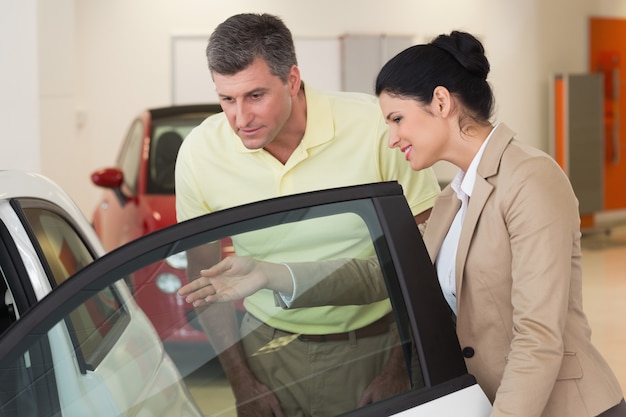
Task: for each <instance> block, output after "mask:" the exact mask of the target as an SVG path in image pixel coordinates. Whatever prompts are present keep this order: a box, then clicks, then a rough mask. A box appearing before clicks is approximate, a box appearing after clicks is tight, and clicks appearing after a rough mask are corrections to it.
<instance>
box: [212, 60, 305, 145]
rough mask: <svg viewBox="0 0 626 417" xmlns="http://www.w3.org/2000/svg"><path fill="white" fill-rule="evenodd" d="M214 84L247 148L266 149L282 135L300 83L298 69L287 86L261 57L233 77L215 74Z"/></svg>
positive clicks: (232, 123) (227, 115) (295, 69)
mask: <svg viewBox="0 0 626 417" xmlns="http://www.w3.org/2000/svg"><path fill="white" fill-rule="evenodd" d="M213 81H214V82H215V87H216V90H217V94H218V97H219V99H220V104H221V106H222V109H223V110H224V113H225V114H226V117H227V118H228V122H229V124H230V126H231V128H232V129H233V130H234V131H235V133H236V134H237V136H239V138H241V141H242V142H243V144H244V146H245V147H246V148H248V149H260V148H264V147H266V146H267V145H268V144H269V143H271V142H272V141H273V140H274V139H275V138H276V137H277V136H279V135H280V133H281V131H282V129H283V128H284V126H285V123H286V122H287V120H288V119H289V116H290V115H291V111H292V97H293V96H294V95H295V94H297V91H298V89H299V84H300V79H299V74H298V73H297V68H296V67H295V66H294V67H293V68H292V71H291V74H290V76H289V78H288V82H287V83H286V84H285V83H283V82H282V81H281V80H280V78H279V77H278V76H276V75H273V74H272V73H271V72H270V69H269V67H268V66H267V64H266V63H265V61H264V60H263V59H260V58H257V59H256V60H255V61H254V62H253V63H252V64H251V65H250V66H249V67H248V68H246V69H244V70H243V71H240V72H238V73H236V74H234V75H221V74H213ZM296 81H297V82H296ZM295 84H297V86H295Z"/></svg>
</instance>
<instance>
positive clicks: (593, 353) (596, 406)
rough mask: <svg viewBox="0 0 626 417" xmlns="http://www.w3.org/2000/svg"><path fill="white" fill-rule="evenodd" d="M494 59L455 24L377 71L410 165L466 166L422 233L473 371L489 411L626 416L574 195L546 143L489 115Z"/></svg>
mask: <svg viewBox="0 0 626 417" xmlns="http://www.w3.org/2000/svg"><path fill="white" fill-rule="evenodd" d="M489 69H490V67H489V62H488V60H487V58H486V57H485V54H484V49H483V46H482V45H481V43H480V42H479V41H478V40H477V39H476V38H474V37H473V36H472V35H470V34H468V33H463V32H456V31H455V32H452V33H451V34H450V35H441V36H439V37H437V38H436V39H435V40H433V41H432V42H431V43H429V44H425V45H416V46H412V47H410V48H408V49H406V50H405V51H403V52H401V53H400V54H398V55H397V56H395V57H394V58H392V59H391V60H390V61H389V62H388V63H387V64H385V66H384V67H383V68H382V70H381V71H380V73H379V75H378V77H377V80H376V95H378V96H379V99H380V106H381V109H382V111H383V114H384V116H385V118H386V120H387V122H388V124H389V126H390V136H389V146H390V147H392V148H399V150H400V151H402V152H403V153H404V154H405V158H406V160H407V161H408V163H409V164H410V165H411V167H412V168H413V169H414V170H421V169H424V168H428V167H430V166H432V165H433V164H434V163H435V162H437V161H442V160H443V161H448V162H451V163H452V164H454V165H456V166H457V167H458V168H459V172H458V174H457V176H456V177H455V179H454V180H453V181H452V183H451V184H450V185H449V186H448V187H446V188H445V189H444V190H443V191H442V193H441V195H440V196H439V198H438V199H437V201H436V203H435V206H434V207H433V211H432V214H431V216H430V220H429V223H428V225H427V226H426V230H425V234H424V241H425V243H426V246H427V248H428V250H429V253H430V255H431V258H432V259H433V261H434V263H435V266H436V268H437V272H438V275H439V281H440V284H441V288H442V290H443V293H444V295H445V297H446V300H447V301H448V303H449V305H450V307H451V309H452V310H453V311H454V312H455V314H456V315H457V317H456V320H457V321H456V326H457V327H456V330H457V334H458V337H459V341H460V343H461V347H463V348H464V349H463V352H464V355H465V358H466V359H465V360H466V364H467V366H468V369H469V372H470V373H472V374H473V375H475V376H476V378H477V380H478V383H479V384H480V386H481V387H482V388H483V390H484V391H485V392H486V394H487V396H488V397H489V398H490V400H491V401H492V402H493V406H494V407H493V412H492V416H494V417H495V416H520V417H532V416H555V417H563V416H567V417H576V416H626V405H625V404H624V401H623V393H622V390H621V388H620V386H619V383H618V382H617V380H616V378H615V376H614V375H613V373H612V371H611V369H610V368H609V366H608V365H607V363H606V362H605V360H604V359H603V358H602V356H601V355H600V353H599V352H598V351H597V350H596V348H595V347H594V346H593V345H592V344H591V341H590V334H591V330H590V328H589V324H588V322H587V319H586V317H585V314H584V313H583V310H582V284H581V282H582V274H581V250H580V229H579V213H578V202H577V200H576V197H575V195H574V193H573V191H572V188H571V186H570V183H569V181H568V178H567V177H566V175H565V174H564V173H563V171H562V170H561V169H560V168H559V166H558V165H557V164H556V163H555V162H554V160H553V159H552V158H550V157H549V156H548V155H546V154H545V153H543V152H541V151H538V150H536V149H533V148H531V147H530V146H527V145H525V144H523V143H522V142H519V141H517V140H516V139H514V132H513V131H512V130H510V129H509V128H508V127H507V126H506V125H504V124H502V123H500V124H496V125H495V126H494V125H493V124H492V123H491V121H490V120H491V118H492V109H493V105H494V99H493V94H492V91H491V88H490V86H489V84H488V82H487V74H488V73H489Z"/></svg>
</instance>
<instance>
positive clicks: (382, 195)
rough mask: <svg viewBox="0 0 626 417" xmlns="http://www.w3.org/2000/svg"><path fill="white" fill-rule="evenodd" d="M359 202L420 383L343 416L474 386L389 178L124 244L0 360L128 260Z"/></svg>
mask: <svg viewBox="0 0 626 417" xmlns="http://www.w3.org/2000/svg"><path fill="white" fill-rule="evenodd" d="M362 199H368V200H370V201H371V202H372V204H373V206H374V209H375V212H376V216H377V220H378V223H379V224H380V227H381V228H382V230H383V233H384V236H385V239H382V240H383V241H384V242H382V244H383V245H386V246H387V248H388V251H389V252H388V253H389V255H390V259H389V261H390V262H391V265H392V266H393V268H394V270H395V274H396V276H397V281H396V282H395V283H392V285H390V286H389V293H390V298H391V299H392V303H393V302H394V300H395V302H399V303H400V304H402V306H401V308H405V309H406V312H407V314H406V316H405V317H406V321H408V322H405V323H402V322H399V323H398V324H399V331H400V332H401V337H402V336H403V335H402V332H403V331H407V330H409V329H410V333H411V334H412V335H413V336H412V337H413V343H414V344H415V347H416V350H417V354H418V357H419V361H420V363H421V364H422V371H423V377H424V382H425V385H426V387H425V388H420V389H416V390H411V391H409V392H406V393H403V394H400V395H398V396H396V397H394V398H392V399H388V400H384V401H381V402H378V403H375V404H373V405H371V406H369V407H365V408H361V409H356V410H353V411H352V412H349V413H347V414H346V415H350V416H352V415H354V416H357V415H358V416H381V415H393V414H395V413H400V412H402V411H405V410H409V409H412V408H414V407H417V406H419V405H420V404H424V403H427V402H430V401H432V400H434V399H436V398H441V397H444V396H446V395H448V394H450V393H454V392H458V391H461V390H463V389H464V388H469V387H472V386H476V381H475V379H474V377H473V376H471V375H469V374H468V373H467V368H466V366H465V362H464V360H463V357H462V354H461V349H460V346H459V343H458V339H457V337H456V332H455V329H454V322H453V319H452V314H451V312H450V310H449V307H448V305H447V303H446V302H445V299H444V298H443V294H442V293H441V289H440V287H439V283H438V280H437V278H436V272H435V270H434V266H433V264H432V261H431V260H430V257H429V256H428V252H427V251H426V248H425V246H424V243H423V241H422V238H421V234H420V233H419V230H418V228H417V225H416V224H415V222H414V220H413V216H412V214H411V212H410V209H409V207H408V204H407V202H406V199H405V198H404V196H403V194H402V188H401V186H400V185H399V184H397V183H396V182H387V183H377V184H364V185H359V186H352V187H342V188H338V189H331V190H323V191H314V192H309V193H304V194H297V195H292V196H287V197H279V198H275V199H271V200H265V201H262V202H257V203H251V204H247V205H244V206H240V207H236V208H232V209H226V210H222V211H219V212H215V213H212V214H209V215H205V216H202V217H199V218H195V219H191V220H189V221H186V222H184V223H180V224H178V225H174V226H170V227H167V228H165V229H162V230H159V231H157V232H154V233H152V234H150V235H147V236H144V237H142V238H140V239H138V240H136V241H133V242H130V243H129V244H127V245H125V246H123V247H121V248H119V249H116V250H114V251H112V252H111V253H110V254H108V255H105V256H104V257H103V258H100V259H99V260H97V261H96V262H94V263H92V264H90V265H87V266H86V267H85V268H83V269H82V270H81V271H80V272H78V273H77V274H76V275H75V277H74V278H72V279H68V280H67V281H66V282H64V283H63V284H61V285H60V286H59V287H57V288H56V289H55V290H54V291H53V293H52V294H51V295H50V296H48V297H46V299H44V300H41V302H40V303H38V304H37V305H36V306H34V307H33V308H32V309H31V310H30V311H29V312H28V314H26V315H24V317H22V319H21V320H20V322H19V323H18V325H17V326H14V327H13V328H12V329H10V338H7V339H9V340H2V341H0V362H2V361H3V360H5V359H6V358H9V357H12V355H13V356H15V355H17V356H19V353H16V352H18V350H21V349H26V347H27V346H28V343H29V340H28V339H29V334H31V333H32V332H33V331H34V330H37V331H38V332H41V331H43V330H45V329H47V328H50V327H51V326H52V325H53V324H54V323H55V322H56V320H58V317H60V316H61V315H66V314H68V313H69V312H70V311H71V310H72V309H73V308H75V307H76V306H77V305H78V304H79V303H80V302H81V301H84V300H81V298H80V297H79V298H76V297H74V295H75V294H77V293H80V292H83V293H91V294H93V291H97V290H98V289H101V288H104V287H106V286H108V285H111V284H113V282H115V281H116V278H115V277H120V276H123V275H124V273H125V272H124V271H125V268H128V266H127V265H133V264H136V263H137V262H145V261H146V259H153V260H157V259H161V258H164V257H166V256H167V254H168V253H173V252H172V251H173V250H174V249H176V250H177V251H180V250H181V248H175V246H176V244H177V242H178V241H179V239H182V238H188V237H191V236H194V235H200V234H202V233H204V232H205V231H207V230H213V229H218V228H221V227H225V226H228V225H234V224H236V223H238V222H241V221H244V220H249V219H253V218H256V217H261V216H266V215H273V214H279V213H282V212H285V211H290V210H297V209H304V208H309V207H313V206H321V205H325V204H333V203H338V202H347V201H351V200H362ZM184 249H186V248H183V250H184ZM416 271H417V273H416ZM117 279H119V278H117ZM73 297H74V298H73ZM83 297H86V296H83ZM425 300H427V301H428V302H424V301H425ZM395 308H396V307H394V310H395ZM433 318H434V319H433ZM403 328H404V330H403ZM404 336H406V335H404ZM426 336H427V337H426ZM403 340H404V339H403Z"/></svg>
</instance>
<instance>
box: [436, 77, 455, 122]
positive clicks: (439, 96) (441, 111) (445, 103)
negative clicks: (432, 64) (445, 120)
mask: <svg viewBox="0 0 626 417" xmlns="http://www.w3.org/2000/svg"><path fill="white" fill-rule="evenodd" d="M432 105H433V111H435V113H436V114H438V115H439V116H441V117H448V115H449V114H450V112H451V111H452V96H451V95H450V91H448V89H447V88H446V87H442V86H440V85H439V86H437V87H435V90H434V91H433V101H432Z"/></svg>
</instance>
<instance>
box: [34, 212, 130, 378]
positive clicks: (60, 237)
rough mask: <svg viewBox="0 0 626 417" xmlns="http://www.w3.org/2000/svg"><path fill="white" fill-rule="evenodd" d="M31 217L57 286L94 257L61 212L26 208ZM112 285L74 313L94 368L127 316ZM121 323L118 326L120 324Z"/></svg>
mask: <svg viewBox="0 0 626 417" xmlns="http://www.w3.org/2000/svg"><path fill="white" fill-rule="evenodd" d="M24 213H25V215H26V218H27V219H28V223H29V225H30V228H31V230H32V231H33V233H34V235H35V237H36V239H37V242H38V243H39V246H40V247H41V250H42V253H43V255H44V257H45V259H46V263H47V264H48V266H49V268H50V271H51V273H52V276H53V278H54V281H55V282H54V283H53V286H57V285H60V284H61V283H63V282H64V281H65V280H67V279H68V278H69V277H70V276H71V275H74V274H75V273H76V272H78V271H79V270H80V269H82V268H83V267H84V266H85V265H87V264H88V263H90V262H92V261H93V256H92V255H91V252H90V251H89V249H88V248H87V247H86V246H85V243H84V242H83V240H82V239H81V237H80V236H79V235H78V234H77V233H76V231H75V230H74V228H73V227H72V226H71V225H70V224H68V223H67V222H66V221H65V220H64V219H63V218H62V217H61V216H60V215H59V214H57V213H55V212H52V211H49V210H46V209H44V208H37V207H30V208H29V207H25V208H24ZM124 315H125V313H124V310H123V309H122V307H121V304H120V302H119V300H118V296H117V294H116V292H115V291H114V290H113V289H112V288H106V289H104V290H103V291H101V292H100V293H99V294H98V295H97V296H95V297H93V298H92V299H91V300H90V301H89V302H88V303H85V304H84V305H82V306H81V307H79V308H78V309H77V310H75V311H74V312H73V313H72V314H71V315H70V323H71V329H72V336H73V338H74V341H75V343H76V345H77V347H78V348H79V350H80V352H81V353H82V355H81V365H82V367H84V368H86V369H93V368H94V367H95V366H97V365H98V363H99V362H100V360H102V352H103V349H102V345H105V346H106V345H108V344H111V343H113V342H114V341H115V340H116V337H112V336H115V335H116V334H118V333H119V331H120V330H121V329H123V328H124V326H125V323H126V322H127V320H128V319H127V318H125V317H124ZM116 325H117V326H116Z"/></svg>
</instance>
